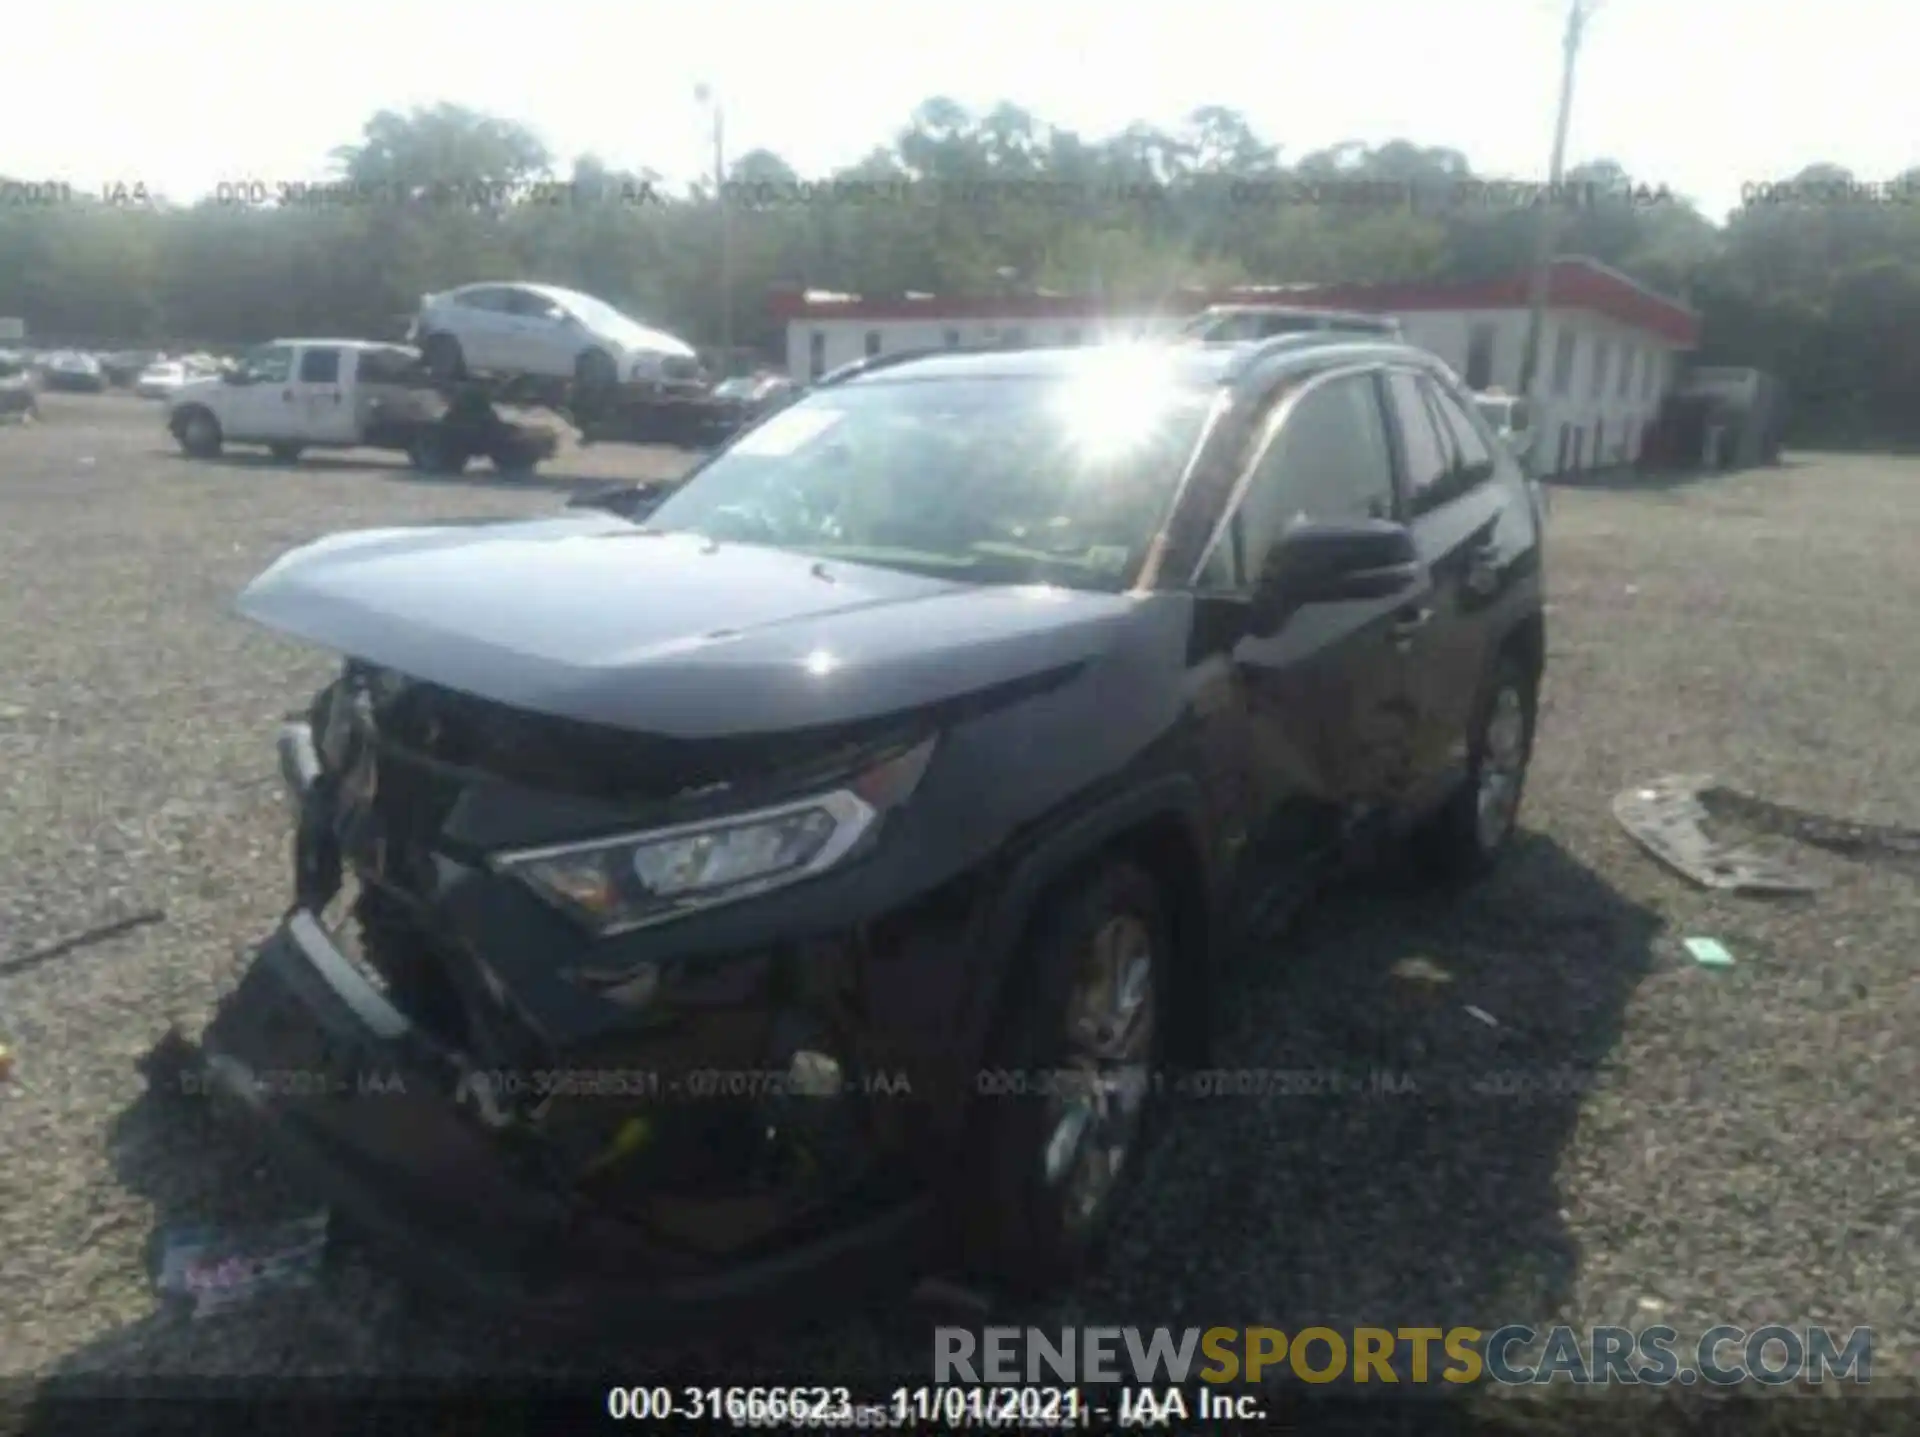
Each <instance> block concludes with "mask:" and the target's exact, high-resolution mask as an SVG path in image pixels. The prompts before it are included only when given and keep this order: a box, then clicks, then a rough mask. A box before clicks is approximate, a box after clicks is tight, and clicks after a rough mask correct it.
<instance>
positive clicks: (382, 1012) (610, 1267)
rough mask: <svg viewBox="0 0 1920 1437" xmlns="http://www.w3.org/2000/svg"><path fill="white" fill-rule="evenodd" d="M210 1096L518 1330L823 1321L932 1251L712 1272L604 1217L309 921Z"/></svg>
mask: <svg viewBox="0 0 1920 1437" xmlns="http://www.w3.org/2000/svg"><path fill="white" fill-rule="evenodd" d="M279 747H280V758H281V766H282V771H283V774H284V776H285V778H286V779H287V783H288V787H289V790H290V791H292V792H293V793H294V794H295V795H296V796H297V795H299V794H301V793H303V792H304V791H305V790H306V789H307V788H309V787H310V786H311V784H312V783H313V781H314V779H315V777H316V776H317V774H318V771H319V768H318V763H317V760H316V758H315V755H314V752H313V748H312V742H311V736H310V735H309V734H308V732H307V730H306V728H305V726H304V725H298V724H295V725H289V726H288V727H287V729H285V730H284V731H283V732H282V735H281V740H280V745H279ZM202 1051H203V1054H204V1059H205V1063H206V1076H207V1078H208V1081H209V1086H210V1089H211V1090H212V1091H214V1092H215V1093H216V1094H217V1095H218V1096H220V1097H222V1098H224V1099H226V1100H229V1101H230V1102H231V1103H233V1104H235V1105H237V1106H238V1107H239V1108H241V1109H243V1110H244V1111H245V1112H247V1113H249V1114H251V1115H252V1116H253V1117H254V1118H255V1119H257V1120H259V1121H260V1122H261V1123H262V1124H263V1125H264V1126H265V1128H266V1131H267V1133H268V1136H269V1138H270V1140H271V1142H272V1143H273V1145H274V1146H275V1147H276V1148H277V1150H278V1151H279V1153H280V1155H281V1156H282V1157H283V1158H284V1159H286V1160H287V1162H288V1164H289V1166H291V1167H293V1168H295V1169H297V1170H299V1171H300V1172H301V1173H302V1174H304V1176H305V1178H306V1180H307V1181H308V1183H309V1184H310V1185H311V1186H312V1187H313V1188H314V1190H315V1191H316V1192H317V1193H318V1194H320V1195H323V1196H324V1197H326V1198H327V1199H328V1200H329V1201H331V1202H332V1203H333V1204H334V1205H335V1206H336V1208H337V1209H338V1210H339V1212H340V1214H341V1216H342V1217H344V1218H345V1219H347V1220H348V1221H349V1223H350V1224H351V1225H352V1226H354V1227H357V1228H359V1229H360V1230H361V1231H363V1232H364V1233H366V1234H367V1235H368V1236H369V1237H370V1238H371V1239H372V1240H373V1242H374V1244H375V1247H376V1249H377V1250H380V1251H383V1252H384V1253H385V1254H387V1255H388V1257H389V1259H390V1260H391V1261H392V1262H393V1263H394V1265H395V1266H396V1267H397V1268H399V1269H402V1270H404V1271H405V1272H407V1273H408V1274H409V1275H410V1276H412V1277H414V1278H415V1279H417V1280H419V1281H421V1282H423V1283H424V1284H426V1285H428V1286H431V1287H433V1288H437V1289H439V1290H441V1291H443V1292H445V1293H448V1294H449V1295H454V1296H458V1297H460V1298H462V1299H465V1300H470V1301H474V1300H477V1301H480V1302H484V1303H487V1304H490V1305H502V1306H506V1307H509V1308H511V1309H513V1310H514V1311H515V1312H517V1313H518V1314H519V1315H521V1316H524V1317H531V1318H535V1319H541V1320H544V1319H551V1320H556V1321H560V1322H568V1321H571V1320H574V1319H576V1318H591V1319H594V1320H596V1321H597V1320H599V1319H601V1318H602V1317H605V1316H609V1315H617V1317H618V1319H619V1320H620V1321H622V1322H637V1323H640V1324H643V1325H644V1324H645V1323H647V1322H648V1321H649V1320H650V1319H658V1320H660V1321H662V1322H668V1323H672V1324H673V1325H675V1326H676V1327H681V1326H685V1325H686V1324H687V1323H688V1322H690V1321H695V1320H697V1319H700V1318H702V1317H710V1318H713V1319H715V1320H717V1321H733V1320H736V1319H739V1318H743V1317H750V1316H751V1317H756V1318H771V1319H775V1320H778V1319H779V1318H780V1317H781V1316H782V1315H783V1314H791V1315H800V1314H804V1313H808V1312H812V1311H816V1310H817V1309H818V1306H819V1301H820V1294H821V1292H822V1290H823V1289H822V1284H823V1283H827V1284H831V1287H832V1290H833V1291H834V1293H835V1297H836V1300H838V1299H840V1298H841V1297H842V1295H843V1294H847V1293H849V1291H850V1290H858V1289H862V1288H871V1289H872V1290H875V1291H884V1290H887V1289H890V1288H895V1287H898V1286H899V1285H901V1284H902V1281H903V1278H904V1279H905V1280H910V1278H908V1277H907V1276H906V1275H907V1274H910V1273H913V1272H915V1271H916V1270H917V1268H918V1267H919V1265H920V1263H921V1262H922V1261H923V1259H924V1258H925V1257H926V1255H927V1254H928V1252H929V1251H930V1249H929V1247H928V1241H929V1237H930V1234H931V1232H932V1227H933V1224H932V1222H931V1221H930V1211H931V1204H930V1202H929V1201H928V1200H927V1199H926V1198H924V1197H920V1198H915V1199H911V1200H906V1201H903V1202H901V1203H899V1204H897V1205H894V1206H890V1207H888V1208H886V1209H884V1210H882V1211H880V1212H879V1213H878V1214H870V1213H868V1212H866V1211H864V1210H863V1211H862V1212H861V1213H859V1214H857V1215H856V1214H852V1213H850V1214H849V1215H848V1217H847V1219H846V1221H845V1222H842V1223H834V1222H831V1221H830V1222H829V1223H827V1224H824V1225H816V1226H812V1227H810V1228H809V1230H808V1233H807V1235H805V1236H804V1237H797V1238H795V1239H793V1240H791V1241H787V1242H782V1243H780V1244H779V1245H777V1246H772V1247H764V1248H756V1249H754V1250H753V1252H752V1253H751V1254H750V1255H747V1254H742V1255H734V1256H711V1257H708V1256H696V1255H694V1254H692V1253H689V1252H688V1251H687V1250H686V1249H685V1248H683V1247H681V1246H679V1245H677V1244H676V1245H667V1244H665V1243H663V1242H661V1241H660V1240H658V1239H656V1238H653V1237H651V1236H650V1235H649V1233H648V1232H647V1231H646V1230H645V1229H643V1228H642V1227H641V1226H640V1225H639V1224H637V1223H635V1222H632V1221H629V1220H626V1219H624V1218H622V1217H621V1216H618V1215H615V1214H612V1213H610V1212H608V1211H606V1210H604V1209H600V1208H596V1207H594V1206H592V1205H591V1204H589V1203H587V1202H585V1201H584V1200H582V1199H581V1198H580V1197H579V1195H578V1194H577V1193H576V1192H575V1191H573V1190H572V1189H571V1188H570V1187H569V1186H568V1185H567V1184H566V1183H565V1182H563V1181H559V1180H557V1179H556V1177H555V1175H554V1173H553V1172H552V1170H551V1168H550V1167H546V1166H543V1160H542V1155H541V1153H540V1152H539V1150H538V1146H537V1140H531V1139H519V1140H517V1137H518V1135H516V1134H513V1133H503V1132H500V1131H497V1130H496V1129H495V1128H493V1127H491V1126H489V1125H488V1124H487V1123H485V1122H484V1121H483V1120H482V1114H481V1112H480V1111H479V1106H480V1105H479V1104H478V1103H477V1102H476V1101H474V1100H475V1099H476V1098H483V1097H484V1096H485V1094H484V1090H483V1091H481V1092H480V1093H478V1094H476V1092H475V1090H474V1086H473V1085H472V1084H471V1082H470V1081H469V1075H468V1073H467V1070H466V1067H465V1060H464V1059H463V1058H462V1057H461V1056H460V1055H458V1054H456V1053H454V1052H451V1051H449V1050H448V1049H446V1048H445V1047H444V1046H443V1045H442V1044H441V1042H440V1040H439V1039H437V1038H436V1037H435V1035H433V1034H432V1033H429V1032H428V1031H426V1030H424V1029H423V1028H421V1027H419V1026H418V1025H417V1024H415V1023H414V1022H413V1021H412V1020H411V1019H410V1018H409V1017H408V1015H407V1014H406V1013H405V1012H403V1011H401V1010H400V1009H399V1008H398V1007H397V1006H395V1004H394V1003H393V1002H391V1001H389V999H388V997H387V996H386V995H385V994H383V993H382V992H381V991H380V990H379V989H378V988H377V987H376V986H375V985H374V984H373V983H372V982H371V981H369V979H368V978H367V977H366V976H365V975H364V974H363V973H362V971H361V970H360V968H359V967H357V966H356V964H355V963H354V961H353V960H352V959H350V958H349V957H348V956H347V954H346V953H345V952H344V951H343V950H342V948H341V946H340V945H339V944H338V943H337V942H336V941H335V939H334V937H333V935H332V934H331V933H329V931H328V930H327V928H326V926H325V925H324V924H323V923H322V921H321V920H320V919H319V918H318V917H317V916H316V915H315V914H314V913H313V912H312V911H310V910H309V909H307V908H303V907H298V906H296V907H295V908H294V909H292V910H291V911H290V912H289V913H288V915H287V916H286V918H285V919H284V920H283V921H282V923H281V925H280V926H279V928H278V929H277V930H276V931H275V932H274V934H273V935H272V936H271V937H270V938H269V939H268V940H267V941H266V943H264V944H263V945H262V946H261V948H260V949H259V951H258V953H257V955H256V957H255V959H254V961H253V963H252V965H251V967H250V968H249V969H248V971H247V972H246V974H245V975H244V977H243V978H242V980H241V983H240V985H239V986H238V987H237V988H236V989H235V991H234V992H233V993H232V994H231V995H229V997H228V998H227V999H226V1000H225V1002H223V1003H222V1005H221V1007H220V1009H219V1011H218V1012H217V1013H216V1014H215V1016H214V1019H213V1021H212V1022H211V1023H210V1024H209V1025H208V1028H207V1030H206V1033H205V1035H204V1036H203V1039H202Z"/></svg>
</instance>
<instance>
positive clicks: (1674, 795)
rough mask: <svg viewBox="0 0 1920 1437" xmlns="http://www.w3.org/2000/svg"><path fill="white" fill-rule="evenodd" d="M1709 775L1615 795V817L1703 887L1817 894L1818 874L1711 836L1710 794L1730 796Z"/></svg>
mask: <svg viewBox="0 0 1920 1437" xmlns="http://www.w3.org/2000/svg"><path fill="white" fill-rule="evenodd" d="M1729 792H1731V790H1728V789H1722V788H1719V787H1718V786H1717V785H1716V784H1715V783H1714V781H1713V779H1712V778H1711V777H1710V776H1709V775H1706V774H1674V775H1670V776H1668V777H1666V778H1659V779H1655V780H1654V781H1653V782H1652V783H1648V784H1642V785H1639V786H1637V787H1635V788H1630V789H1627V790H1625V791H1624V792H1622V793H1620V794H1618V795H1616V796H1615V797H1614V800H1613V816H1614V817H1615V818H1617V819H1619V820H1620V824H1621V826H1622V827H1623V828H1625V829H1626V830H1627V832H1628V833H1630V834H1632V835H1633V836H1634V837H1635V838H1636V839H1638V840H1639V841H1640V843H1641V845H1642V846H1643V847H1645V848H1646V850H1647V851H1648V852H1649V853H1651V854H1652V855H1653V856H1654V857H1655V858H1658V859H1659V860H1660V861H1661V862H1663V863H1666V864H1667V865H1669V866H1670V867H1672V868H1674V869H1675V870H1677V871H1678V872H1680V873H1682V874H1684V875H1685V876H1686V877H1688V878H1691V879H1692V880H1693V881H1694V882H1695V883H1698V884H1699V885H1700V886H1701V887H1703V888H1718V889H1728V890H1732V891H1734V892H1740V893H1814V892H1817V891H1819V890H1820V889H1821V888H1824V887H1825V886H1826V883H1827V880H1826V878H1825V877H1824V876H1823V875H1821V874H1818V873H1814V872H1811V871H1808V870H1805V869H1801V868H1797V867H1794V866H1792V865H1790V864H1787V863H1785V862H1783V861H1781V860H1779V859H1777V858H1773V857H1771V856H1769V855H1767V854H1765V853H1762V852H1760V851H1759V850H1757V849H1754V848H1751V847H1736V846H1731V845H1728V844H1723V843H1718V842H1716V841H1715V840H1714V839H1712V838H1710V837H1709V836H1708V835H1707V830H1706V824H1707V819H1708V810H1707V805H1706V803H1705V802H1704V801H1703V798H1704V796H1705V795H1708V794H1715V795H1719V794H1726V793H1729Z"/></svg>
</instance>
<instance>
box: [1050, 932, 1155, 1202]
mask: <svg viewBox="0 0 1920 1437" xmlns="http://www.w3.org/2000/svg"><path fill="white" fill-rule="evenodd" d="M1154 999H1155V993H1154V952H1153V934H1152V930H1151V929H1150V928H1149V926H1148V925H1147V923H1146V922H1145V921H1144V920H1142V919H1141V918H1140V917H1138V916H1136V915H1134V914H1131V913H1124V914H1116V915H1114V916H1113V917H1110V918H1109V919H1108V920H1107V921H1106V922H1105V923H1104V924H1103V925H1102V926H1101V927H1100V929H1099V930H1098V931H1097V932H1096V933H1095V934H1094V937H1093V941H1092V942H1091V943H1090V944H1089V945H1088V948H1087V952H1086V954H1085V956H1084V958H1083V960H1082V963H1081V965H1080V970H1079V972H1078V974H1077V975H1076V977H1075V981H1074V985H1073V988H1072V991H1071V994H1070V996H1069V997H1068V1000H1067V1032H1066V1040H1067V1044H1066V1053H1067V1056H1066V1062H1065V1065H1064V1067H1063V1070H1062V1071H1061V1072H1059V1073H1057V1074H1053V1075H1050V1081H1051V1085H1052V1086H1051V1090H1050V1091H1049V1093H1048V1101H1047V1122H1046V1126H1045V1129H1044V1131H1045V1132H1046V1134H1047V1139H1046V1143H1045V1146H1044V1148H1043V1151H1042V1164H1043V1169H1044V1175H1045V1178H1046V1182H1047V1186H1048V1187H1049V1189H1051V1190H1052V1191H1054V1192H1055V1193H1056V1194H1057V1195H1058V1201H1059V1203H1060V1215H1061V1218H1062V1220H1063V1222H1064V1224H1065V1226H1066V1227H1067V1228H1068V1229H1069V1230H1070V1231H1082V1230H1084V1229H1086V1228H1087V1227H1089V1226H1091V1225H1092V1223H1093V1222H1094V1220H1095V1219H1096V1218H1097V1217H1098V1216H1099V1214H1100V1212H1101V1211H1102V1209H1103V1208H1104V1207H1105V1205H1106V1201H1107V1198H1108V1197H1109V1196H1110V1195H1111V1193H1112V1191H1113V1188H1114V1184H1115V1181H1116V1180H1117V1179H1118V1177H1119V1175H1120V1171H1121V1168H1122V1167H1123V1166H1124V1165H1125V1163H1126V1160H1127V1157H1128V1155H1129V1154H1130V1153H1131V1151H1132V1149H1133V1145H1134V1141H1135V1139H1136V1138H1137V1137H1138V1136H1139V1131H1140V1117H1141V1113H1142V1110H1143V1109H1144V1107H1145V1102H1146V1097H1147V1083H1148V1078H1149V1074H1148V1072H1147V1064H1148V1061H1149V1059H1150V1057H1151V1055H1152V1052H1153V1026H1154V1017H1155V1013H1154V1009H1155V1002H1154Z"/></svg>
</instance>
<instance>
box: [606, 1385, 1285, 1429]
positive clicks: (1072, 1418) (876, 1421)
mask: <svg viewBox="0 0 1920 1437" xmlns="http://www.w3.org/2000/svg"><path fill="white" fill-rule="evenodd" d="M606 1413H607V1416H608V1417H610V1418H612V1419H613V1420H614V1421H616V1422H631V1421H643V1422H650V1421H661V1420H670V1419H674V1418H690V1419H693V1420H695V1421H703V1420H711V1421H725V1422H727V1423H729V1424H731V1425H733V1426H736V1427H741V1426H745V1427H775V1428H784V1429H788V1430H792V1429H797V1428H810V1427H915V1426H935V1425H938V1426H944V1427H948V1428H954V1429H965V1428H981V1429H984V1430H988V1431H995V1430H1019V1431H1045V1430H1050V1429H1060V1430H1078V1429H1095V1428H1099V1429H1106V1428H1108V1427H1110V1426H1114V1425H1117V1426H1120V1427H1166V1426H1170V1425H1172V1424H1174V1423H1175V1422H1177V1421H1185V1420H1187V1419H1190V1418H1207V1419H1215V1420H1221V1421H1228V1422H1258V1421H1260V1420H1261V1419H1263V1418H1264V1417H1265V1416H1266V1410H1265V1407H1264V1405H1263V1404H1262V1402H1261V1400H1260V1398H1259V1397H1258V1396H1256V1395H1254V1394H1250V1393H1228V1392H1217V1393H1216V1392H1207V1391H1205V1390H1201V1391H1199V1392H1196V1393H1195V1394H1193V1396H1192V1397H1191V1398H1190V1397H1189V1396H1188V1395H1187V1394H1185V1393H1183V1392H1182V1391H1181V1389H1179V1388H1178V1387H1169V1388H1165V1389H1161V1390H1154V1389H1150V1388H1139V1389H1135V1388H1119V1389H1116V1390H1113V1391H1112V1392H1105V1393H1101V1394H1099V1395H1098V1396H1093V1395H1089V1394H1088V1393H1085V1392H1082V1391H1081V1390H1080V1388H1078V1387H1071V1386H1069V1387H1026V1386H1017V1387H977V1386H935V1387H898V1388H895V1389H894V1390H893V1391H892V1392H891V1393H887V1394H884V1395H876V1396H874V1397H872V1398H865V1397H862V1398H856V1396H855V1394H854V1392H853V1390H852V1389H851V1388H847V1387H825V1386H821V1387H751V1388H749V1387H681V1388H674V1387H665V1386H653V1387H648V1386H638V1385H636V1386H631V1387H620V1386H616V1387H610V1388H608V1389H607V1398H606Z"/></svg>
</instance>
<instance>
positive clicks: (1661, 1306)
mask: <svg viewBox="0 0 1920 1437" xmlns="http://www.w3.org/2000/svg"><path fill="white" fill-rule="evenodd" d="M1640 1310H1641V1311H1642V1312H1654V1313H1660V1312H1665V1311H1666V1310H1667V1305H1666V1303H1664V1302H1662V1301H1661V1300H1660V1299H1659V1298H1657V1297H1643V1298H1641V1299H1640Z"/></svg>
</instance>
